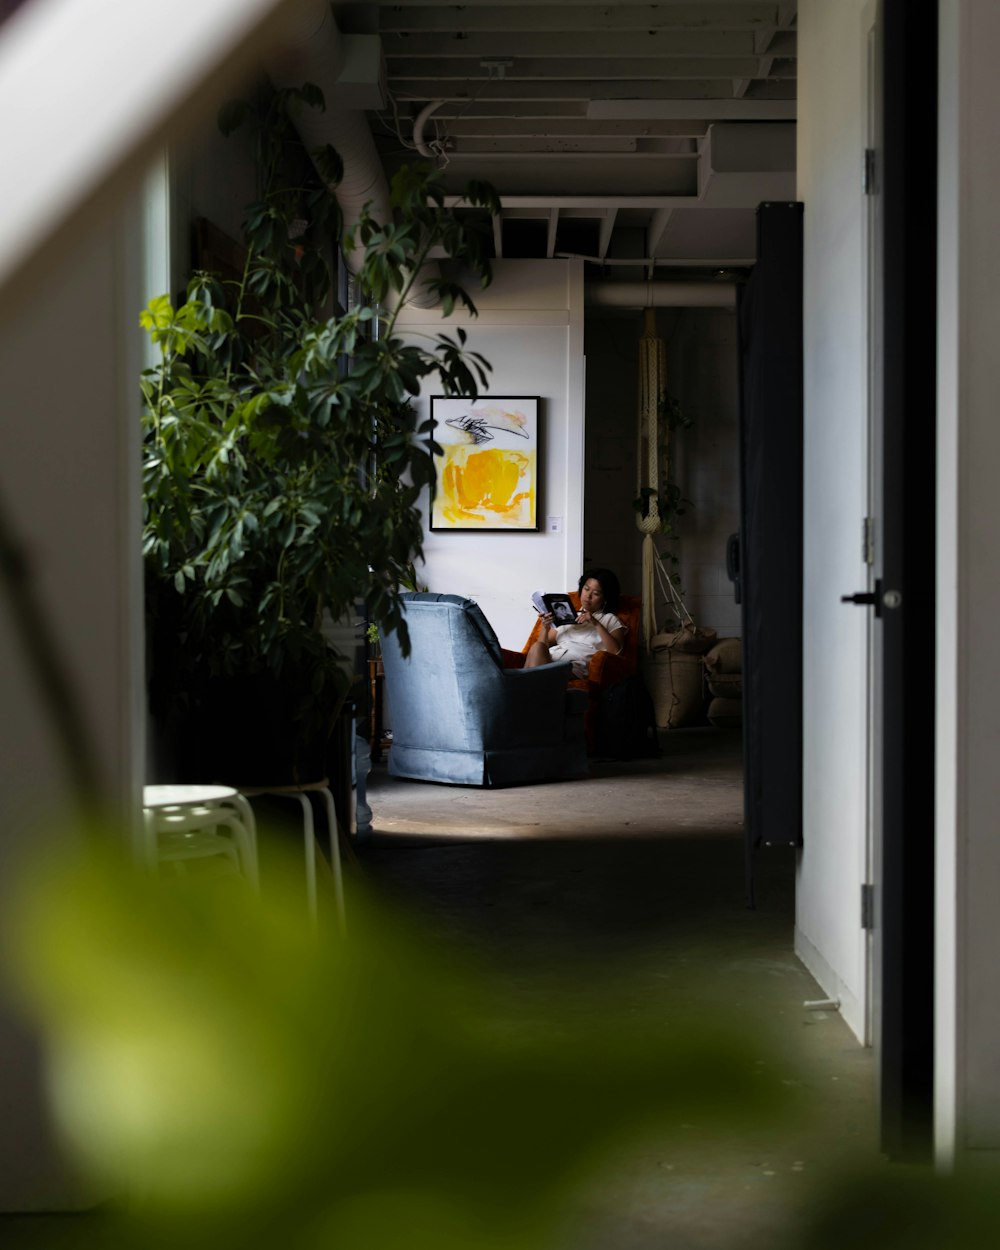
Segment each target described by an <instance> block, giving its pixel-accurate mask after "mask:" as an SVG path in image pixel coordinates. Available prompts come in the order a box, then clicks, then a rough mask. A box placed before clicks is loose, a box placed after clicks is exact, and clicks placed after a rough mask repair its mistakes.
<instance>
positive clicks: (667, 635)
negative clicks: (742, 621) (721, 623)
mask: <svg viewBox="0 0 1000 1250" xmlns="http://www.w3.org/2000/svg"><path fill="white" fill-rule="evenodd" d="M715 639H716V633H715V630H714V629H700V628H699V627H698V626H697V625H684V626H682V628H680V629H675V630H664V631H663V632H662V633H659V634H654V635H653V638H652V639H651V640H650V644H649V649H650V650H651V651H654V652H655V651H667V650H670V651H676V652H683V653H685V654H687V655H704V654H705V652H706V651H707V650H708V649H709V648H710V647H711V646H712V644H713V643H714V642H715Z"/></svg>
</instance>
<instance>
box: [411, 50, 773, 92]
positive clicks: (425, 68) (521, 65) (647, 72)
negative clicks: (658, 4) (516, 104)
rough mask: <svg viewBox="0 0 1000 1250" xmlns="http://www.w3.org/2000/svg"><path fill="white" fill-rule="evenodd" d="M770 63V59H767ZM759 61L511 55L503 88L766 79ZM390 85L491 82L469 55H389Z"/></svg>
mask: <svg viewBox="0 0 1000 1250" xmlns="http://www.w3.org/2000/svg"><path fill="white" fill-rule="evenodd" d="M768 59H769V60H770V61H773V60H774V57H769V58H768ZM760 62H761V57H760V56H758V55H750V54H748V55H746V56H730V57H680V58H677V57H662V58H659V57H648V56H640V57H631V58H629V59H627V60H623V59H620V58H613V57H603V56H593V55H591V56H586V57H568V56H566V57H548V58H544V59H543V58H541V57H537V56H527V57H516V58H514V59H513V62H512V64H511V66H510V68H509V69H507V70H506V72H505V73H504V76H503V81H504V82H505V83H507V84H508V85H511V84H514V83H517V82H524V81H526V80H530V79H534V78H546V79H559V78H579V79H589V80H590V81H591V82H593V81H595V80H598V81H599V80H601V79H604V78H610V79H613V80H614V79H617V80H621V81H626V80H628V79H631V78H640V79H642V78H657V79H663V78H674V79H682V80H683V79H689V78H693V79H699V78H756V77H767V74H769V73H770V70H768V71H767V72H766V73H764V74H761V73H760V68H759V67H760ZM793 65H794V62H789V61H786V62H785V66H786V68H785V69H784V70H783V71H782V73H783V76H784V77H786V78H794V77H795V71H794V68H793ZM387 69H388V76H389V80H390V83H391V81H392V79H394V78H412V79H419V78H437V79H440V80H441V81H442V82H443V81H446V80H448V79H450V78H468V79H479V80H481V81H484V82H490V81H493V82H495V81H496V79H494V78H491V76H490V74H489V73H488V67H486V68H484V65H483V62H482V61H479V60H476V59H475V58H474V57H450V58H449V57H411V56H394V57H391V58H390V59H389V61H388V66H387Z"/></svg>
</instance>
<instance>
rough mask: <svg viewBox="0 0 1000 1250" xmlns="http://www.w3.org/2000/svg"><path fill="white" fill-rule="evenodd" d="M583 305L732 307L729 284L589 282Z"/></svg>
mask: <svg viewBox="0 0 1000 1250" xmlns="http://www.w3.org/2000/svg"><path fill="white" fill-rule="evenodd" d="M584 302H585V303H586V304H588V305H590V306H592V307H595V306H596V307H601V308H735V307H736V287H735V286H734V285H733V284H732V283H731V282H726V283H722V282H719V283H715V282H588V283H587V285H586V287H585V288H584Z"/></svg>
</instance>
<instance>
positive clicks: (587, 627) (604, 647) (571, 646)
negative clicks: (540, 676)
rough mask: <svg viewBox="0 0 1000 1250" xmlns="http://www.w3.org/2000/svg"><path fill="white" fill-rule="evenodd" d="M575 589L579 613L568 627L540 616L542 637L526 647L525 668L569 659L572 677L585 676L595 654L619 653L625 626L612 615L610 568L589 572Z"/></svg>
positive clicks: (614, 598)
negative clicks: (578, 601)
mask: <svg viewBox="0 0 1000 1250" xmlns="http://www.w3.org/2000/svg"><path fill="white" fill-rule="evenodd" d="M579 590H580V611H579V612H578V613H577V617H576V621H575V622H574V623H573V624H572V625H559V626H554V625H553V624H552V617H551V616H550V615H549V614H548V613H544V614H543V615H542V625H543V626H544V629H543V632H542V636H541V638H539V639H538V641H537V642H534V643H532V644H531V646H530V647H529V649H528V654H527V656H526V658H525V661H524V667H525V668H535V667H537V666H538V665H539V664H550V663H551V662H552V661H553V660H571V661H572V663H573V676H574V677H586V676H587V665H588V664H589V663H590V657H591V656H592V655H593V654H594V653H595V652H597V651H610V652H611V654H612V655H620V654H621V651H622V648H623V647H624V645H625V633H626V627H625V626H624V625H623V624H622V622H621V621H620V620H619V619H618V617H617V616H615V614H614V609H615V608H616V607H617V606H618V596H619V594H620V588H619V585H618V578H617V577H616V576H615V575H614V573H612V572H611V570H610V569H590V570H588V572H586V573H584V575H583V576H582V577H581V578H580V582H579Z"/></svg>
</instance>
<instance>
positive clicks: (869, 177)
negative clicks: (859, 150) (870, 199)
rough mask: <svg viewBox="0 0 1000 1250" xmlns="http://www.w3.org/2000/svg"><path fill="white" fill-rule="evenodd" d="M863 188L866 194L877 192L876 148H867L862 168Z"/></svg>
mask: <svg viewBox="0 0 1000 1250" xmlns="http://www.w3.org/2000/svg"><path fill="white" fill-rule="evenodd" d="M861 189H862V190H863V191H864V193H865V195H874V194H875V149H874V148H865V157H864V164H863V166H862V169H861Z"/></svg>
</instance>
